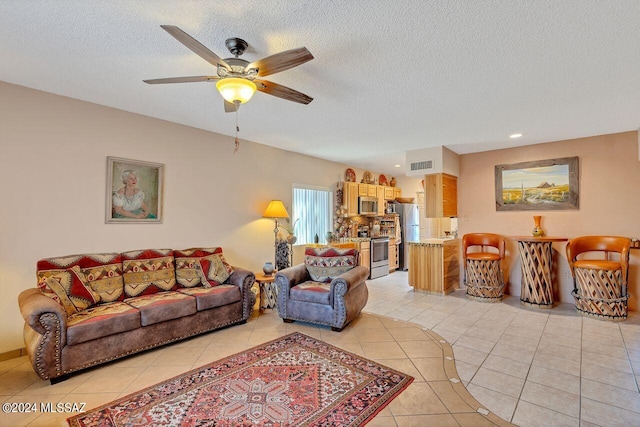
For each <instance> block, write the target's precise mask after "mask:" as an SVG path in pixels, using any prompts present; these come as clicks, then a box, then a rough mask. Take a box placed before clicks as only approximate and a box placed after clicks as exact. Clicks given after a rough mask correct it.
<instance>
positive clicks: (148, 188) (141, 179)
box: [105, 157, 164, 224]
mask: <svg viewBox="0 0 640 427" xmlns="http://www.w3.org/2000/svg"><path fill="white" fill-rule="evenodd" d="M163 183H164V165H163V164H160V163H151V162H143V161H140V160H131V159H121V158H118V157H107V199H106V212H105V214H106V222H107V224H114V223H151V224H160V223H162V192H163Z"/></svg>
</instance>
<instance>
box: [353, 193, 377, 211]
mask: <svg viewBox="0 0 640 427" xmlns="http://www.w3.org/2000/svg"><path fill="white" fill-rule="evenodd" d="M358 214H360V215H378V199H377V198H376V197H358Z"/></svg>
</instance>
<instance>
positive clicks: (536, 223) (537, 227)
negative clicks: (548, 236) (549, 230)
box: [531, 215, 544, 237]
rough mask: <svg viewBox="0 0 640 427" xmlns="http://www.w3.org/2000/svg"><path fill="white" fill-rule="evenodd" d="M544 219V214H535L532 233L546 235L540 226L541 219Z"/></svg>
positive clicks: (537, 235)
mask: <svg viewBox="0 0 640 427" xmlns="http://www.w3.org/2000/svg"><path fill="white" fill-rule="evenodd" d="M541 219H542V216H540V215H534V216H533V224H534V227H533V231H532V232H531V234H533V235H534V236H535V237H540V236H544V230H543V229H542V228H541V227H540V220H541Z"/></svg>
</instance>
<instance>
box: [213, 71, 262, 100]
mask: <svg viewBox="0 0 640 427" xmlns="http://www.w3.org/2000/svg"><path fill="white" fill-rule="evenodd" d="M216 88H217V89H218V92H220V95H222V97H223V98H224V99H225V100H226V101H227V102H231V103H232V104H236V103H238V102H239V103H240V104H244V103H245V102H247V101H249V100H250V99H251V97H252V96H253V94H254V93H255V92H256V89H257V88H256V84H255V83H254V82H252V81H251V80H247V79H243V78H239V77H227V78H224V79H220V80H218V82H217V83H216Z"/></svg>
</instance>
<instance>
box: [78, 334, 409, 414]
mask: <svg viewBox="0 0 640 427" xmlns="http://www.w3.org/2000/svg"><path fill="white" fill-rule="evenodd" d="M412 381H413V378H412V377H411V376H409V375H406V374H403V373H402V372H398V371H396V370H393V369H391V368H387V367H386V366H383V365H380V364H378V363H376V362H373V361H371V360H368V359H365V358H363V357H360V356H357V355H355V354H353V353H349V352H348V351H345V350H342V349H340V348H337V347H334V346H332V345H329V344H327V343H324V342H322V341H319V340H317V339H315V338H311V337H309V336H307V335H304V334H301V333H298V332H296V333H293V334H289V335H286V336H284V337H281V338H279V339H277V340H273V341H270V342H268V343H265V344H262V345H259V346H257V347H253V348H251V349H249V350H245V351H243V352H241V353H238V354H235V355H233V356H229V357H227V358H224V359H222V360H219V361H217V362H214V363H212V364H209V365H206V366H203V367H201V368H198V369H195V370H193V371H190V372H187V373H185V374H182V375H179V376H177V377H174V378H172V379H170V380H167V381H164V382H162V383H160V384H156V385H155V386H152V387H149V388H147V389H144V390H142V391H139V392H137V393H134V394H130V395H129V396H126V397H123V398H120V399H118V400H115V401H113V402H111V403H108V404H106V405H103V406H101V407H98V408H96V409H92V410H90V411H88V412H85V413H83V414H80V415H76V416H74V417H71V418H69V419H68V422H69V425H71V426H72V427H74V426H141V425H153V426H216V427H223V426H224V427H227V426H229V427H231V426H233V427H237V426H252V425H260V426H296V427H297V426H360V425H363V424H366V423H367V422H368V421H369V420H370V419H371V418H373V417H374V416H375V415H376V414H377V413H378V412H380V411H381V410H382V409H383V408H384V407H385V406H386V405H388V404H389V402H391V400H393V398H395V397H396V396H397V395H398V394H400V393H401V392H402V390H404V389H405V388H406V387H408V386H409V384H411V382H412Z"/></svg>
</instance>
